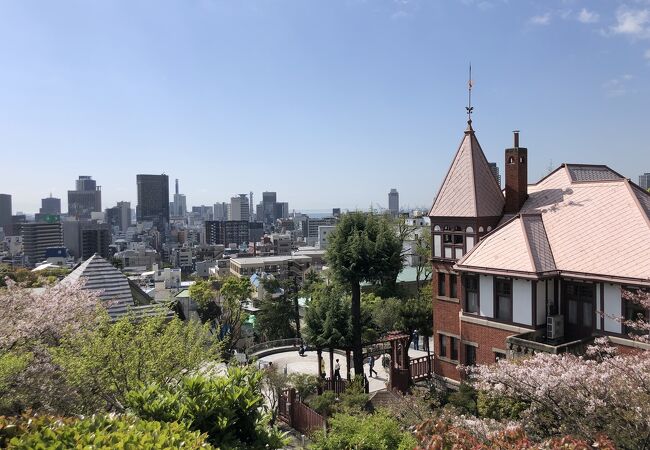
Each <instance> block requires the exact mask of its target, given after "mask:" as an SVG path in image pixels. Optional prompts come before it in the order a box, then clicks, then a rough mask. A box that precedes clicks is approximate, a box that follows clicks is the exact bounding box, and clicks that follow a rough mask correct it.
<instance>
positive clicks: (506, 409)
mask: <svg viewBox="0 0 650 450" xmlns="http://www.w3.org/2000/svg"><path fill="white" fill-rule="evenodd" d="M529 406H530V405H529V404H528V403H527V402H523V401H519V400H515V399H512V398H509V397H502V396H495V395H489V394H487V393H486V392H484V391H479V392H478V397H477V399H476V407H477V411H478V415H479V416H480V417H487V418H490V419H495V420H519V419H520V416H521V413H522V412H524V411H525V410H526V409H527V408H528V407H529Z"/></svg>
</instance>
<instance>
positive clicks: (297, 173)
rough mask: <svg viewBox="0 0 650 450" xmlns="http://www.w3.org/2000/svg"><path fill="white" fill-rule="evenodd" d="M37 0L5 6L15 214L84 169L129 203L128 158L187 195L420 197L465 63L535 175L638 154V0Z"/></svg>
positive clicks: (646, 57) (446, 138)
mask: <svg viewBox="0 0 650 450" xmlns="http://www.w3.org/2000/svg"><path fill="white" fill-rule="evenodd" d="M37 3H38V4H39V5H40V7H39V8H33V4H32V3H30V4H27V3H25V2H6V3H3V4H2V5H1V6H0V17H1V19H0V21H1V22H0V23H1V24H2V26H0V50H1V53H2V54H3V55H4V57H3V62H4V67H5V68H6V70H4V71H3V72H2V73H1V74H0V84H2V85H3V86H5V87H6V89H4V90H3V91H2V94H0V101H2V104H3V108H2V111H0V148H1V149H2V151H3V163H4V165H5V167H7V168H12V169H25V168H24V167H23V165H24V163H25V157H26V155H30V165H29V175H30V183H29V184H25V183H22V182H21V181H22V180H23V178H24V176H25V170H4V171H3V177H2V180H0V192H6V193H10V194H12V196H13V205H14V211H19V210H22V211H25V212H36V211H38V208H39V202H40V199H41V198H43V197H44V196H46V195H47V194H48V193H50V192H52V193H53V195H54V196H55V197H58V198H62V199H65V197H66V196H65V192H66V191H67V190H68V189H69V183H70V180H72V179H75V178H76V177H77V176H78V175H80V174H85V173H90V174H92V176H93V178H94V179H96V180H98V183H99V184H100V185H101V186H102V196H103V198H102V202H103V205H104V206H112V205H115V204H116V203H117V202H118V201H130V202H131V203H132V204H135V203H136V197H137V196H136V184H135V174H137V173H152V174H156V173H158V174H160V173H166V174H168V175H169V176H170V178H172V179H175V178H179V179H180V180H185V181H183V183H184V188H183V191H184V193H185V194H186V195H187V196H188V205H201V204H208V205H211V204H213V203H214V202H215V201H226V200H227V199H229V198H230V196H231V195H235V194H237V193H239V192H250V191H253V192H255V193H258V195H259V193H260V192H262V191H264V190H266V189H273V190H275V191H277V192H279V193H281V196H282V198H283V199H284V200H285V201H287V202H288V203H289V205H290V206H291V209H296V210H302V209H314V210H327V209H331V208H332V207H342V208H344V209H345V208H347V209H355V208H360V209H366V208H367V207H368V205H369V204H370V203H371V202H373V203H379V204H383V203H384V202H385V201H386V200H385V192H386V190H387V189H389V188H390V187H393V186H397V188H398V190H399V191H400V196H401V198H402V199H403V200H402V203H403V204H410V205H412V206H415V205H418V206H429V205H431V203H432V201H433V197H434V195H435V192H436V189H435V188H432V187H437V186H440V184H441V183H442V180H443V178H444V175H445V165H444V163H443V161H447V160H448V159H449V158H450V157H451V156H452V155H453V154H454V152H455V151H456V149H457V147H458V142H459V141H460V138H461V136H462V131H463V129H464V127H465V116H464V108H465V105H466V96H467V90H466V86H467V66H468V64H469V62H470V61H471V62H472V65H473V68H474V77H473V78H474V91H473V100H474V101H473V106H474V107H475V110H474V128H475V130H476V133H477V137H478V139H479V141H480V142H481V145H482V147H483V149H484V151H485V154H486V157H487V158H488V159H489V160H490V161H495V162H497V163H499V165H500V166H502V165H503V161H502V160H501V159H502V157H501V154H502V151H503V149H504V148H506V147H508V146H509V145H510V139H511V138H510V132H511V130H513V129H520V130H521V136H522V145H525V146H527V147H528V148H529V150H530V181H531V182H532V181H536V180H538V179H539V178H540V177H541V176H543V175H544V174H545V173H546V171H547V168H548V167H549V166H550V165H552V166H553V167H557V166H558V165H559V164H560V163H562V162H570V163H576V162H579V163H592V164H607V165H608V166H610V167H612V168H613V169H614V170H617V171H618V172H619V173H622V174H623V175H625V176H626V177H629V178H631V179H632V180H633V181H635V180H637V178H638V175H639V173H643V172H646V171H647V170H648V169H647V168H648V167H650V152H647V151H643V150H642V149H641V150H640V148H639V144H638V143H639V142H644V139H645V137H644V132H643V130H644V127H645V121H644V117H645V114H644V108H645V105H646V104H647V103H648V100H649V97H650V89H649V88H648V86H647V85H646V84H644V83H643V80H644V79H647V77H648V71H649V70H650V66H649V62H650V44H649V40H648V37H650V28H649V27H650V23H649V22H648V20H647V17H648V15H649V14H650V8H649V7H648V5H647V4H646V3H639V2H622V1H615V2H605V1H594V2H586V1H579V0H570V1H567V0H557V1H548V2H543V3H535V2H517V3H516V4H512V3H506V2H503V1H500V0H494V1H482V2H478V1H472V0H462V1H461V0H458V1H450V2H435V3H433V2H424V1H417V0H411V1H399V2H396V1H377V2H363V1H342V2H331V3H330V2H328V3H327V4H309V5H306V4H303V3H297V2H287V1H278V2H273V3H269V2H245V3H244V2H222V1H208V0H205V1H201V2H182V3H174V2H161V3H156V4H155V7H154V6H153V4H150V3H138V2H115V3H111V4H100V3H84V4H81V5H76V6H72V5H66V4H56V5H55V4H52V3H49V2H42V3H40V2H37ZM461 24H462V26H461ZM604 60H605V61H607V62H608V63H607V64H603V61H604ZM311 155H313V157H314V158H313V160H311V159H310V158H309V157H310V156H311ZM90 161H101V164H97V163H94V162H93V163H91V162H90ZM78 162H82V164H83V165H78ZM53 168H56V170H53ZM243 170H245V171H246V174H247V176H246V177H242V176H241V173H242V171H243ZM274 174H285V175H286V176H274ZM338 180H349V181H348V182H346V183H341V182H338ZM350 185H352V186H354V189H350ZM18 187H20V188H18ZM62 206H63V207H64V208H65V206H66V205H62ZM383 206H387V205H383Z"/></svg>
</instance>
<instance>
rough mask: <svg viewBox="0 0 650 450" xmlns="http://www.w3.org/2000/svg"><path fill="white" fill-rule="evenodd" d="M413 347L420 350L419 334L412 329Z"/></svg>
mask: <svg viewBox="0 0 650 450" xmlns="http://www.w3.org/2000/svg"><path fill="white" fill-rule="evenodd" d="M413 348H414V349H415V350H420V334H419V333H418V330H414V331H413Z"/></svg>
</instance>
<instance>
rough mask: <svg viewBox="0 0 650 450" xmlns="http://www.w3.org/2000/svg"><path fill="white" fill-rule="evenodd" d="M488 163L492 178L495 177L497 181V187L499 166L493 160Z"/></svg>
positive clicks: (499, 178) (499, 179) (499, 175)
mask: <svg viewBox="0 0 650 450" xmlns="http://www.w3.org/2000/svg"><path fill="white" fill-rule="evenodd" d="M488 165H489V166H490V170H491V171H492V175H494V178H496V180H497V183H499V187H501V174H500V173H499V166H497V163H494V162H491V163H488Z"/></svg>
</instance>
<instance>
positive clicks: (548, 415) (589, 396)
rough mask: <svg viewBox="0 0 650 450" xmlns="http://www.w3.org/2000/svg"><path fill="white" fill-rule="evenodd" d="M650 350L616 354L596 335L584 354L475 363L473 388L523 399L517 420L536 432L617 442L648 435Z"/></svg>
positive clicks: (633, 443) (632, 442) (638, 442)
mask: <svg viewBox="0 0 650 450" xmlns="http://www.w3.org/2000/svg"><path fill="white" fill-rule="evenodd" d="M649 356H650V354H649V353H648V352H647V351H639V352H638V353H634V354H627V355H617V354H616V352H615V351H614V349H613V348H611V347H609V346H608V345H607V340H606V338H598V339H597V343H596V346H593V347H592V348H590V349H589V352H588V356H587V357H578V356H575V355H572V354H562V355H551V354H547V353H538V354H536V355H535V356H533V357H531V358H527V359H521V360H512V361H509V360H508V361H507V360H500V361H499V362H497V363H496V364H494V365H490V366H477V367H476V368H475V369H474V372H473V375H472V376H473V378H474V380H475V384H476V386H477V388H478V389H481V390H484V391H485V393H486V394H487V395H490V396H492V397H502V398H508V399H510V400H512V401H515V402H523V403H524V404H527V405H528V407H527V408H526V409H525V410H524V411H522V412H521V413H520V417H521V423H522V424H523V426H524V427H525V428H526V430H527V431H528V432H529V433H530V434H531V435H532V436H535V437H538V438H546V437H552V436H562V435H565V434H572V435H574V436H577V437H578V438H582V439H589V438H592V437H593V436H596V435H598V434H605V435H607V436H609V437H610V438H611V439H612V440H613V441H614V442H615V444H616V445H617V446H618V447H621V448H643V447H644V446H647V442H649V441H650V422H648V420H647V418H648V417H649V416H650V357H649Z"/></svg>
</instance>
